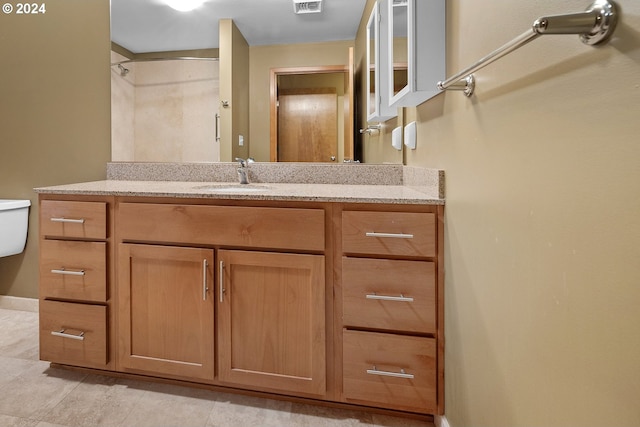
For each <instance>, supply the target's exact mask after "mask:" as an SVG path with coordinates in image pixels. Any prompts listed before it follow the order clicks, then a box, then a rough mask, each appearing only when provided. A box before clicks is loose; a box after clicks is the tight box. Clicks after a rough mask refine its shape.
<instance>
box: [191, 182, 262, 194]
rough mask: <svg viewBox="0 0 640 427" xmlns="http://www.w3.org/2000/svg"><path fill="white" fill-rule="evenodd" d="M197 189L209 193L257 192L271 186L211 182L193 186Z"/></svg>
mask: <svg viewBox="0 0 640 427" xmlns="http://www.w3.org/2000/svg"><path fill="white" fill-rule="evenodd" d="M195 188H196V189H198V190H203V191H207V192H210V193H229V194H238V193H241V194H244V193H259V192H263V191H268V190H269V189H270V188H271V187H269V186H268V185H261V184H211V185H202V186H199V187H195Z"/></svg>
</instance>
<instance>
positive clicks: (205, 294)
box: [202, 259, 209, 301]
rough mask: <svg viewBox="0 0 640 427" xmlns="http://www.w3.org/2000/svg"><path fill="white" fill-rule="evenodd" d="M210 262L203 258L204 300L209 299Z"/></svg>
mask: <svg viewBox="0 0 640 427" xmlns="http://www.w3.org/2000/svg"><path fill="white" fill-rule="evenodd" d="M208 265H209V263H208V262H207V260H206V259H203V260H202V300H203V301H206V300H207V292H208V291H209V286H207V266H208Z"/></svg>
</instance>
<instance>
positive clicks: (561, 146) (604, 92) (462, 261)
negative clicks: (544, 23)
mask: <svg viewBox="0 0 640 427" xmlns="http://www.w3.org/2000/svg"><path fill="white" fill-rule="evenodd" d="M588 4H589V2H585V1H582V0H581V1H578V0H565V1H562V2H558V1H554V0H539V1H535V2H531V1H529V0H498V1H494V2H492V3H491V7H490V8H487V4H486V2H481V1H475V2H472V1H466V2H448V5H449V8H448V11H447V14H448V17H447V55H448V63H447V68H448V70H449V74H453V73H455V72H456V71H458V70H460V69H462V68H464V67H466V66H468V65H470V64H472V63H473V62H475V61H476V60H478V59H480V58H481V57H482V56H484V55H485V54H487V53H489V52H490V51H492V50H493V49H495V48H498V47H499V46H501V45H502V44H503V43H505V42H507V41H509V40H510V39H511V38H513V37H515V36H517V35H519V34H521V33H522V32H524V31H525V30H526V29H527V28H528V27H529V26H530V25H531V23H532V22H533V21H534V20H535V19H536V18H537V17H539V16H542V15H549V14H558V13H566V12H577V11H582V10H584V9H585V8H586V7H587V6H588ZM618 4H619V5H620V7H621V8H622V10H623V17H622V20H621V22H620V23H619V24H618V29H617V32H616V35H615V38H614V39H613V40H612V41H611V42H610V43H609V44H608V45H605V46H602V47H597V48H594V47H590V46H586V45H583V44H582V43H580V41H579V40H578V38H577V36H547V37H543V38H540V39H538V40H536V41H534V42H532V43H531V44H529V45H527V46H525V47H523V48H521V49H520V50H518V51H516V52H514V53H512V54H510V55H509V56H507V57H505V58H503V59H501V60H499V61H498V62H496V63H494V64H492V65H490V66H488V67H487V68H485V69H483V70H481V71H479V72H477V73H476V78H477V80H478V85H477V91H476V95H475V96H474V97H472V98H471V99H467V98H466V97H465V96H463V95H462V94H460V93H457V92H448V93H444V94H441V95H439V96H437V97H436V98H434V99H431V100H429V101H428V102H426V103H425V104H423V105H421V106H420V107H419V108H417V109H407V110H406V118H405V119H404V120H405V123H406V122H409V121H411V120H413V119H417V120H418V122H419V125H418V147H417V149H416V150H415V151H410V152H408V153H406V163H407V164H408V165H411V166H424V167H434V168H442V169H444V170H445V171H446V180H447V183H446V194H447V205H446V214H445V219H446V233H445V236H446V243H445V249H446V254H445V256H446V285H445V286H446V314H445V317H446V326H445V328H446V367H445V371H446V372H445V376H446V416H447V418H448V420H449V422H450V424H451V426H452V427H458V426H603V425H611V426H613V425H615V426H638V425H640V404H639V396H640V363H639V362H638V360H639V359H638V357H639V356H638V355H639V354H640V310H639V307H640V262H638V259H640V86H639V85H638V78H639V77H640V3H639V2H638V1H637V0H619V1H618Z"/></svg>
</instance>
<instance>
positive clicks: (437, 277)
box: [336, 205, 444, 414]
mask: <svg viewBox="0 0 640 427" xmlns="http://www.w3.org/2000/svg"><path fill="white" fill-rule="evenodd" d="M337 215H338V214H336V216H337ZM441 220H442V210H441V208H437V207H422V208H419V207H418V208H416V207H412V208H411V207H410V208H406V209H402V207H399V206H395V205H387V206H384V205H381V206H375V205H370V206H360V205H348V206H345V207H344V208H343V210H342V212H341V214H339V219H337V220H336V221H340V224H341V227H340V229H339V230H336V231H338V232H339V235H340V237H339V239H336V240H337V241H339V245H340V250H339V251H337V252H338V253H340V254H341V266H342V268H341V271H340V275H339V282H338V284H337V286H336V291H337V292H336V295H337V298H338V299H339V305H340V306H341V312H342V319H341V320H342V324H341V329H339V330H337V331H336V335H339V336H341V338H342V339H341V340H340V343H341V345H342V354H341V356H342V373H341V375H339V376H338V380H340V381H341V382H342V396H343V400H344V401H346V402H350V403H357V404H363V405H371V406H376V407H383V408H389V409H396V410H402V411H411V412H417V413H426V414H441V413H443V398H444V396H443V388H442V381H443V372H444V370H443V361H444V357H443V356H444V353H443V343H444V342H443V340H444V335H443V318H444V316H443V306H442V303H441V299H442V297H443V295H442V292H443V290H442V272H441V270H440V269H441V268H442V266H441V264H439V262H440V261H439V260H440V258H441V250H442V248H441V246H442V236H441V227H439V224H440V221H441Z"/></svg>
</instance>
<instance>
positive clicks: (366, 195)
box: [35, 180, 444, 205]
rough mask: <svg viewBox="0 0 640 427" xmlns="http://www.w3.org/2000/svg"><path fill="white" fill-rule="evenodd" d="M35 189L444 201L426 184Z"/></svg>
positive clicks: (118, 184) (135, 184)
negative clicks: (425, 185)
mask: <svg viewBox="0 0 640 427" xmlns="http://www.w3.org/2000/svg"><path fill="white" fill-rule="evenodd" d="M220 187H222V189H221V188H220ZM211 188H213V190H211ZM35 191H36V192H37V193H40V194H75V195H109V196H141V197H176V198H202V199H225V200H229V199H230V200H274V201H313V202H348V203H395V204H436V205H443V204H444V199H443V198H441V197H439V195H438V193H437V192H434V191H432V189H431V188H429V187H422V186H415V187H410V186H405V185H345V184H317V183H316V184H301V183H255V184H249V185H246V186H243V185H240V184H238V183H237V182H193V181H123V180H106V181H92V182H83V183H77V184H68V185H58V186H52V187H40V188H36V189H35Z"/></svg>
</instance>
